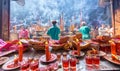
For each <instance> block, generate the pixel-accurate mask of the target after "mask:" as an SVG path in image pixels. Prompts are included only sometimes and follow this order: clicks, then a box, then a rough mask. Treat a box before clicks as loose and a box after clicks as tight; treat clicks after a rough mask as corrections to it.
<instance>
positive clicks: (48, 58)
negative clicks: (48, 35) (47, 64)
mask: <svg viewBox="0 0 120 71" xmlns="http://www.w3.org/2000/svg"><path fill="white" fill-rule="evenodd" d="M45 54H46V61H49V60H50V56H51V54H50V52H49V46H48V42H46V43H45Z"/></svg>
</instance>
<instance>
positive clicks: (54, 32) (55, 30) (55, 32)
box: [47, 21, 60, 40]
mask: <svg viewBox="0 0 120 71" xmlns="http://www.w3.org/2000/svg"><path fill="white" fill-rule="evenodd" d="M56 23H57V22H56V21H52V24H53V26H52V27H51V28H50V29H48V31H47V35H49V36H50V37H51V38H52V39H53V40H59V35H60V28H58V27H57V25H56Z"/></svg>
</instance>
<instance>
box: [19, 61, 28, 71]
mask: <svg viewBox="0 0 120 71" xmlns="http://www.w3.org/2000/svg"><path fill="white" fill-rule="evenodd" d="M20 64H21V66H20V70H21V71H27V70H29V63H28V61H26V60H23V61H22V62H20Z"/></svg>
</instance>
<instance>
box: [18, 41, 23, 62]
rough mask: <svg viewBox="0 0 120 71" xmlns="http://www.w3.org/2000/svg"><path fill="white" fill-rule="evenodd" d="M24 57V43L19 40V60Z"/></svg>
mask: <svg viewBox="0 0 120 71" xmlns="http://www.w3.org/2000/svg"><path fill="white" fill-rule="evenodd" d="M22 59H23V45H22V43H21V42H19V61H20V62H21V61H22Z"/></svg>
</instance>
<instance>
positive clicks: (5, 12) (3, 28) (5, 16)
mask: <svg viewBox="0 0 120 71" xmlns="http://www.w3.org/2000/svg"><path fill="white" fill-rule="evenodd" d="M0 3H1V4H0V16H1V17H0V23H1V24H0V38H2V39H3V40H9V22H10V21H9V20H10V19H9V17H10V0H0Z"/></svg>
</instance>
